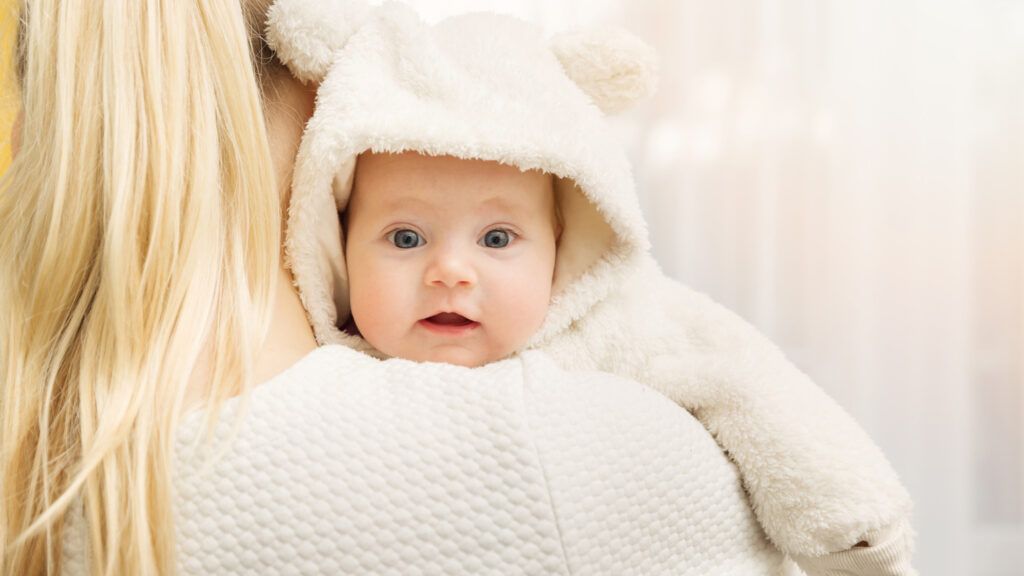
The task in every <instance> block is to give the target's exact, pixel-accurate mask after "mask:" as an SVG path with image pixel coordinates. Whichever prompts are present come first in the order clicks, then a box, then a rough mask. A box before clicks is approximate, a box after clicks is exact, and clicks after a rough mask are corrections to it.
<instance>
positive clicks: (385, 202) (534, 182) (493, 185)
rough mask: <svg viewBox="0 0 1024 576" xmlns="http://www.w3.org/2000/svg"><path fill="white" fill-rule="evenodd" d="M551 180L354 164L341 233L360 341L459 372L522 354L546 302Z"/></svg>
mask: <svg viewBox="0 0 1024 576" xmlns="http://www.w3.org/2000/svg"><path fill="white" fill-rule="evenodd" d="M553 180H554V178H553V177H552V176H551V175H549V174H545V173H543V172H540V171H537V170H529V171H521V170H519V169H518V168H515V167H512V166H507V165H504V164H499V163H497V162H491V161H482V160H464V159H460V158H455V157H453V156H426V155H423V154H418V153H414V152H406V153H402V154H374V153H369V152H368V153H364V154H362V155H360V157H359V160H358V162H357V163H356V172H355V179H354V182H353V188H352V195H351V197H350V199H349V205H348V209H347V211H346V213H345V218H346V222H345V226H344V229H345V230H346V246H345V260H346V262H347V266H348V276H349V290H350V293H349V294H350V296H349V297H350V304H351V307H352V312H351V313H352V318H353V320H354V323H355V325H356V327H357V329H358V331H359V333H360V334H361V335H362V337H363V338H364V339H366V341H367V342H369V343H370V344H371V345H372V346H373V347H374V348H376V349H377V350H379V351H380V352H382V353H384V354H386V355H388V356H395V357H400V358H406V359H409V360H418V361H429V362H448V363H450V364H459V365H462V366H480V365H482V364H486V363H488V362H492V361H494V360H499V359H501V358H505V357H506V356H509V355H510V354H512V353H513V352H515V351H517V350H518V349H520V348H521V347H522V346H523V345H524V344H525V343H526V342H527V341H528V340H529V338H530V336H531V335H533V334H534V332H536V330H537V329H538V328H540V326H541V324H542V323H543V321H544V317H545V314H546V312H547V310H548V304H549V302H550V299H551V283H552V279H553V274H554V269H555V253H556V247H557V243H558V238H559V235H560V233H561V224H560V222H559V216H558V209H557V203H556V201H555V193H554V186H553Z"/></svg>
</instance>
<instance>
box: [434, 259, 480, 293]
mask: <svg viewBox="0 0 1024 576" xmlns="http://www.w3.org/2000/svg"><path fill="white" fill-rule="evenodd" d="M424 280H425V281H426V284H427V285H429V286H438V287H448V288H454V287H456V286H462V287H469V286H475V285H476V282H477V277H476V270H475V269H474V267H473V265H472V264H471V263H470V262H469V260H468V259H467V258H466V257H465V256H464V255H462V254H459V253H457V252H455V251H444V252H441V253H439V254H437V256H436V257H435V258H434V259H433V260H432V261H431V263H430V265H429V266H428V267H427V270H426V277H425V278H424Z"/></svg>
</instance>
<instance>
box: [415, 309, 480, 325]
mask: <svg viewBox="0 0 1024 576" xmlns="http://www.w3.org/2000/svg"><path fill="white" fill-rule="evenodd" d="M424 320H425V321H427V322H430V323H432V324H441V325H443V326H465V325H466V324H472V323H473V320H470V319H469V318H466V317H465V316H463V315H462V314H456V313H455V312H441V313H439V314H434V315H433V316H430V317H428V318H424Z"/></svg>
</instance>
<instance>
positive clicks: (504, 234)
mask: <svg viewBox="0 0 1024 576" xmlns="http://www.w3.org/2000/svg"><path fill="white" fill-rule="evenodd" d="M511 241H512V239H511V238H510V237H509V232H508V230H502V229H501V228H495V229H494V230H488V231H487V233H486V234H484V237H483V238H481V239H480V245H481V246H486V247H487V248H504V247H505V246H508V243H509V242H511Z"/></svg>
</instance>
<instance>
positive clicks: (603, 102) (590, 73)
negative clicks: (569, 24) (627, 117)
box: [549, 28, 658, 114]
mask: <svg viewBox="0 0 1024 576" xmlns="http://www.w3.org/2000/svg"><path fill="white" fill-rule="evenodd" d="M549 46H550V48H551V51H552V52H554V53H555V57H557V58H558V61H559V62H561V64H562V68H563V69H564V70H565V73H566V75H567V76H569V78H570V79H572V81H573V82H575V83H576V85H577V86H579V87H580V89H581V90H583V92H584V93H586V94H587V96H589V97H590V99H591V100H593V102H594V104H596V105H597V107H598V108H600V109H601V111H602V112H604V113H605V114H615V113H617V112H621V111H623V110H625V109H626V108H628V107H629V106H631V105H632V104H633V103H634V102H636V101H637V100H640V99H641V98H644V97H646V96H648V95H650V94H652V93H653V92H654V89H655V87H656V85H657V69H658V57H657V53H656V52H655V51H654V48H652V47H651V46H650V45H648V44H647V43H645V42H644V41H642V40H640V39H639V38H637V37H636V36H633V35H632V34H630V33H628V32H626V31H625V30H621V29H618V28H595V29H588V30H577V31H571V32H563V33H560V34H556V35H555V36H553V37H552V38H551V40H550V41H549Z"/></svg>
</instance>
